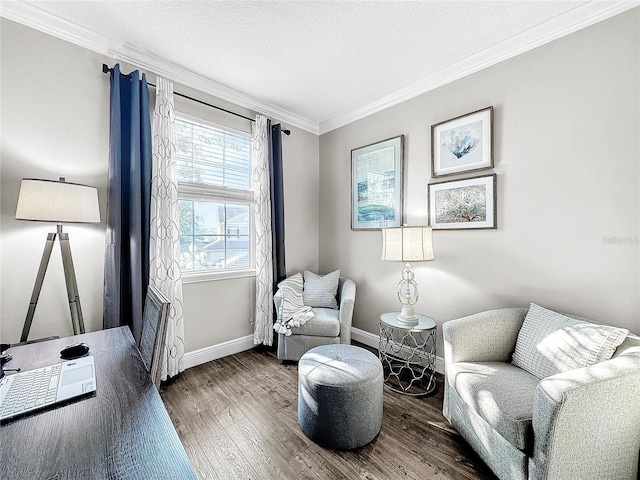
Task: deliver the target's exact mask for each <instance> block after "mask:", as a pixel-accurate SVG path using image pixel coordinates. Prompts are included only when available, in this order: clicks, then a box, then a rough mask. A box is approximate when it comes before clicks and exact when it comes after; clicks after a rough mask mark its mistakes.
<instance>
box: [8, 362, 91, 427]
mask: <svg viewBox="0 0 640 480" xmlns="http://www.w3.org/2000/svg"><path fill="white" fill-rule="evenodd" d="M95 370H96V369H95V364H94V360H93V356H87V357H81V358H76V359H75V360H69V361H66V362H62V363H56V364H54V365H48V366H46V367H41V368H37V369H35V370H29V371H26V372H20V373H16V374H13V375H7V376H5V377H4V378H2V379H1V380H0V421H4V420H8V419H10V418H14V417H17V416H19V415H23V414H25V413H29V412H32V411H34V410H40V409H42V408H46V407H50V406H52V405H56V404H59V403H61V402H66V401H67V400H70V399H73V398H76V397H81V396H83V395H84V396H86V395H90V394H92V393H93V392H95V391H96V376H95Z"/></svg>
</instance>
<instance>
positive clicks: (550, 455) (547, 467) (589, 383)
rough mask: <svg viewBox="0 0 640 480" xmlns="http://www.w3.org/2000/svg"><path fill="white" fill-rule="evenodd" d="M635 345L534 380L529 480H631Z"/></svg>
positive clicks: (639, 441) (637, 368) (639, 404)
mask: <svg viewBox="0 0 640 480" xmlns="http://www.w3.org/2000/svg"><path fill="white" fill-rule="evenodd" d="M638 399H640V347H634V348H630V349H628V350H627V351H625V353H624V354H622V355H620V356H618V357H616V358H614V359H611V360H608V361H606V362H601V363H597V364H595V365H591V366H589V367H585V368H578V369H575V370H571V371H569V372H564V373H559V374H557V375H553V376H551V377H547V378H545V379H544V380H542V381H540V384H539V385H538V387H537V388H536V392H535V395H534V403H533V432H534V438H535V440H534V447H533V448H534V451H533V461H532V463H530V465H531V473H532V475H531V477H530V478H581V479H600V478H615V479H628V480H631V479H633V480H636V479H637V478H638V477H637V475H638V461H639V459H638V453H639V451H640V401H639V400H638Z"/></svg>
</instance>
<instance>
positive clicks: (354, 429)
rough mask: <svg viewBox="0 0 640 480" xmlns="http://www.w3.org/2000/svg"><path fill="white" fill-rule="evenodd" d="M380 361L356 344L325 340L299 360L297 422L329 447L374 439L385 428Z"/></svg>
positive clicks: (343, 447) (353, 445) (355, 445)
mask: <svg viewBox="0 0 640 480" xmlns="http://www.w3.org/2000/svg"><path fill="white" fill-rule="evenodd" d="M382 381H383V375H382V364H381V363H380V360H378V357H376V356H375V355H374V354H373V353H371V352H369V351H368V350H365V349H363V348H360V347H355V346H353V345H322V346H320V347H316V348H314V349H312V350H309V351H308V352H307V353H305V354H304V355H303V356H302V358H300V362H299V363H298V423H299V424H300V427H301V428H302V430H303V432H304V433H305V434H306V435H307V436H308V437H309V438H310V439H311V440H313V441H314V442H316V443H317V444H318V445H320V446H322V447H325V448H332V449H339V450H346V449H352V448H358V447H361V446H363V445H366V444H367V443H369V442H371V441H372V440H373V439H374V438H375V437H376V435H378V433H379V432H380V428H381V427H382Z"/></svg>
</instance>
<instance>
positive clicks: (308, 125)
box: [0, 1, 319, 135]
mask: <svg viewBox="0 0 640 480" xmlns="http://www.w3.org/2000/svg"><path fill="white" fill-rule="evenodd" d="M0 16H2V17H4V18H6V19H8V20H11V21H14V22H17V23H20V24H22V25H25V26H27V27H30V28H33V29H34V30H38V31H40V32H43V33H46V34H48V35H51V36H54V37H56V38H59V39H61V40H64V41H67V42H70V43H73V44H75V45H78V46H80V47H83V48H86V49H88V50H91V51H93V52H96V53H98V54H101V55H105V56H107V57H110V58H113V59H114V60H118V61H122V62H127V63H129V64H131V65H135V66H136V67H139V68H141V69H143V70H148V71H151V72H153V73H155V74H158V75H160V76H164V77H167V78H169V79H171V80H172V81H173V82H176V83H181V84H183V85H185V86H188V87H191V88H194V89H196V90H199V91H201V92H203V93H207V94H209V95H213V96H214V97H217V98H220V99H221V100H225V101H228V102H231V103H233V104H235V105H238V106H239V107H243V108H247V109H249V110H253V111H255V112H260V113H262V114H263V115H266V116H268V117H272V118H274V119H277V120H278V121H281V122H283V123H286V124H287V125H290V126H294V127H298V128H301V129H303V130H306V131H308V132H311V133H313V134H315V135H318V134H319V126H318V124H317V123H316V122H313V121H311V120H309V119H306V118H304V117H301V116H300V115H297V114H295V113H292V112H289V111H287V110H284V109H282V108H279V107H277V106H275V105H271V104H268V103H263V102H260V101H258V100H256V99H255V98H253V97H251V96H249V95H247V94H245V93H243V92H240V91H238V90H235V89H233V88H231V87H228V86H226V85H223V84H221V83H218V82H216V81H214V80H211V79H209V78H207V77H205V76H203V75H200V74H198V73H195V72H193V71H191V70H189V69H187V68H184V67H182V66H179V65H176V64H173V63H171V62H168V61H167V60H165V59H163V58H160V57H158V56H156V55H153V54H149V53H147V52H143V51H141V50H139V49H137V48H136V47H134V46H132V45H129V44H126V43H124V44H123V43H122V42H121V41H118V40H116V39H114V38H109V37H107V36H104V35H101V34H98V33H95V32H93V31H91V30H89V29H87V28H85V27H82V26H80V25H78V24H76V23H74V22H70V21H68V20H65V19H64V18H61V17H59V16H57V15H54V14H52V13H50V12H48V11H46V10H44V9H42V8H40V7H38V6H36V5H34V4H31V3H28V2H24V1H2V2H0ZM97 73H98V72H97Z"/></svg>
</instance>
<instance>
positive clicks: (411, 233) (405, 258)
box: [382, 226, 434, 326]
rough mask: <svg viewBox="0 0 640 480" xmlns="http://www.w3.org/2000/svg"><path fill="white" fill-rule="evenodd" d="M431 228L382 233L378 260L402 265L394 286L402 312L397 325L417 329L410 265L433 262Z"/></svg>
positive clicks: (393, 230)
mask: <svg viewBox="0 0 640 480" xmlns="http://www.w3.org/2000/svg"><path fill="white" fill-rule="evenodd" d="M431 238H432V232H431V227H407V226H403V227H395V228H383V229H382V260H390V261H396V262H405V264H404V268H403V269H402V280H400V283H398V298H399V299H400V302H401V303H402V311H401V312H400V313H399V314H398V321H399V322H401V323H404V324H405V325H410V326H413V325H417V324H418V315H416V313H415V311H414V310H413V306H414V305H415V303H416V302H417V301H418V284H417V283H416V281H415V280H414V277H415V275H414V273H413V268H411V263H410V262H424V261H427V260H433V259H434V257H433V244H432V241H431Z"/></svg>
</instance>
